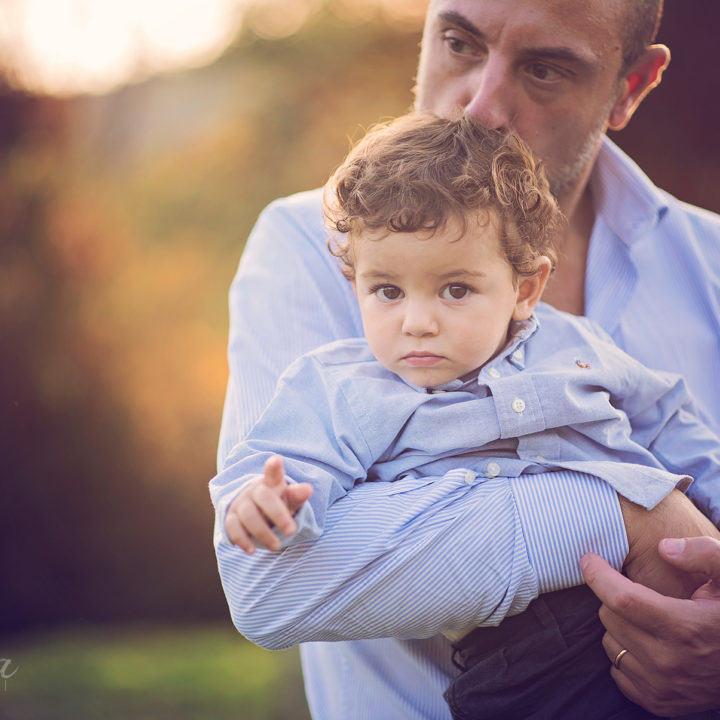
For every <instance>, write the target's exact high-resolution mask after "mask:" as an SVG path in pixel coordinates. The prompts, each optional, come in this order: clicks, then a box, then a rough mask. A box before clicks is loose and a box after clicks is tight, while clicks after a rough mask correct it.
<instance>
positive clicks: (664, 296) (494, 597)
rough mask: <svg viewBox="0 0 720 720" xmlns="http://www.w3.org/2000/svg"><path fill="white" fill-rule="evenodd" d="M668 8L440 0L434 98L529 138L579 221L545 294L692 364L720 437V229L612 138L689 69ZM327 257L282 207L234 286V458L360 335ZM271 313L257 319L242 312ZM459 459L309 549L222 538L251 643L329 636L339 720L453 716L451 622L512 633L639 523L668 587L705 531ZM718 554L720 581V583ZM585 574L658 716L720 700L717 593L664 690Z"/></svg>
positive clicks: (292, 208)
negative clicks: (673, 567) (526, 612)
mask: <svg viewBox="0 0 720 720" xmlns="http://www.w3.org/2000/svg"><path fill="white" fill-rule="evenodd" d="M646 5H647V3H644V2H642V0H634V1H633V2H627V1H625V2H621V1H620V0H616V1H614V2H610V1H608V0H593V1H592V2H585V3H577V2H575V1H574V0H543V2H539V1H537V0H433V1H432V2H431V4H430V8H429V10H428V16H427V22H426V27H425V33H424V36H423V45H422V52H421V58H420V66H419V71H418V79H417V106H418V108H420V109H424V110H431V111H434V112H436V113H439V114H442V115H449V116H452V115H455V114H460V113H463V112H466V113H468V114H470V115H472V116H474V117H477V118H478V119H480V120H481V122H483V123H484V124H487V125H489V126H491V127H495V128H499V129H512V130H516V131H517V132H518V133H519V134H520V135H521V136H522V137H523V138H524V139H525V140H526V141H527V142H528V143H529V144H530V146H531V148H532V149H533V150H535V152H536V153H538V154H539V155H540V156H541V157H542V159H543V160H544V161H545V163H546V166H547V168H548V171H549V175H550V179H551V181H552V183H553V187H554V190H555V192H556V194H557V196H558V199H559V201H560V203H561V206H562V208H563V210H564V212H565V214H566V215H567V217H568V220H569V224H568V232H567V233H566V234H565V236H564V238H562V242H561V247H560V250H561V258H562V259H561V262H560V264H559V268H558V272H557V275H556V277H555V278H554V279H553V282H552V284H551V286H550V287H549V288H548V291H547V292H546V295H545V299H546V300H547V301H548V302H549V303H550V304H554V305H555V306H556V307H559V308H561V309H565V310H569V311H571V312H576V313H584V314H587V315H589V316H590V317H591V318H593V319H595V320H596V321H598V322H599V323H600V324H601V325H603V326H604V327H605V329H606V330H607V331H608V332H609V333H610V334H611V335H612V336H613V337H614V339H615V340H616V342H618V344H620V345H621V346H622V347H623V348H624V349H625V350H627V351H628V352H630V354H633V355H635V356H636V357H638V359H640V360H641V361H643V362H645V363H646V364H648V365H651V366H653V367H656V368H660V369H665V370H673V371H676V372H680V373H681V374H683V375H684V376H685V377H686V380H687V382H688V384H689V385H690V387H691V389H692V390H693V392H694V394H695V395H696V398H698V399H699V403H698V410H699V412H700V414H701V415H702V416H703V418H704V419H705V420H706V421H707V422H708V423H709V424H711V425H714V427H715V428H716V429H718V428H720V375H719V374H718V373H717V372H714V371H713V363H716V359H717V357H718V356H719V354H720V333H718V327H719V326H720V320H719V318H718V315H717V310H714V309H713V308H716V307H717V285H715V286H713V282H715V283H717V279H715V280H713V279H712V278H713V277H714V278H717V277H720V260H719V259H718V257H717V247H718V238H720V222H719V221H718V219H717V218H716V217H715V216H711V215H709V214H703V213H701V212H699V211H695V210H691V209H688V208H685V207H681V206H680V205H679V204H678V203H676V202H675V201H674V200H672V199H671V198H668V197H666V196H663V195H662V194H661V193H659V192H658V191H657V190H656V189H655V188H653V187H652V186H651V185H650V183H649V182H648V180H647V178H645V177H644V176H643V175H642V173H640V171H639V170H638V168H636V167H635V166H634V165H633V164H632V163H631V162H630V161H629V160H628V159H627V158H625V157H624V156H623V155H622V154H621V153H620V152H619V151H618V150H617V149H616V148H615V147H614V146H613V145H612V144H611V143H609V142H607V141H606V140H605V139H604V131H605V129H606V128H607V127H612V128H620V127H622V126H623V125H624V124H625V123H626V122H627V121H628V120H629V119H630V117H631V115H632V113H633V111H634V109H635V107H637V104H638V103H639V102H640V101H641V100H642V98H643V96H644V95H645V94H646V93H647V92H648V91H649V90H650V89H651V88H652V87H653V86H654V85H656V84H657V83H658V82H659V80H660V74H661V72H662V70H663V69H664V67H665V66H666V65H667V62H668V59H669V54H668V51H667V49H666V48H664V47H662V46H650V45H649V43H650V42H651V38H652V37H653V31H654V27H655V20H656V11H657V7H656V8H654V9H653V8H652V7H650V8H649V9H648V8H647V7H646ZM650 5H652V3H650ZM324 245H325V231H324V230H323V228H322V218H321V210H320V194H319V192H315V193H309V194H303V195H299V196H295V197H293V198H289V199H287V200H285V201H279V202H278V203H275V204H273V205H272V206H270V208H268V209H267V210H266V211H265V212H264V213H263V215H262V216H261V218H260V220H259V221H258V224H257V226H256V228H255V230H254V232H253V234H252V236H251V238H250V240H249V242H248V246H247V248H246V251H245V254H244V257H243V261H242V263H241V268H240V271H239V273H238V276H237V278H236V280H235V283H234V285H233V289H232V291H231V311H232V323H231V338H230V350H229V354H230V366H231V378H230V384H229V388H228V397H227V402H226V407H225V415H224V421H223V432H222V436H221V443H220V448H219V462H220V466H221V467H222V466H223V465H224V464H225V462H226V461H228V460H229V459H230V458H231V453H232V448H233V446H234V445H235V443H236V442H237V441H238V439H239V438H240V437H242V436H243V434H244V433H245V432H246V431H247V429H248V428H249V427H250V426H251V425H252V424H253V422H254V421H255V419H257V417H258V416H259V414H260V413H261V412H262V409H263V408H264V406H265V405H266V404H267V402H268V400H269V398H270V397H271V394H272V391H273V388H274V384H275V381H276V379H277V377H278V376H279V374H280V373H281V372H282V371H283V370H284V369H285V367H287V365H288V364H289V363H290V362H291V361H292V360H294V359H295V358H296V357H297V356H298V355H300V354H301V353H303V352H305V351H307V350H310V349H313V348H314V347H316V346H318V345H320V344H323V343H325V342H328V341H331V340H334V339H337V338H340V337H351V336H358V335H360V334H361V326H360V320H359V313H358V310H357V307H356V304H355V303H354V301H353V298H352V295H351V293H350V292H349V291H348V289H347V285H346V283H345V281H344V278H343V277H342V275H341V274H340V272H339V270H338V268H337V267H336V266H335V265H334V264H333V263H332V262H331V258H330V257H329V256H328V253H327V252H326V251H325V247H324ZM713 251H714V257H713ZM258 298H262V308H263V309H262V311H260V312H258V310H257V309H256V308H257V307H258V303H257V300H258ZM250 301H254V305H253V308H254V309H253V314H252V315H251V314H250V313H248V314H243V312H242V308H243V306H247V305H248V303H249V302H250ZM678 348H680V350H679V351H678V350H677V349H678ZM686 348H693V352H687V351H686V350H685V349H686ZM440 431H441V430H440ZM458 470H459V472H457V473H454V474H453V473H450V474H449V475H448V476H446V478H444V479H443V482H441V483H429V484H428V483H425V484H423V483H422V482H421V481H415V480H400V481H398V482H396V483H392V484H390V486H389V487H381V486H380V485H376V486H373V485H372V484H367V485H364V486H362V487H361V488H357V489H355V490H353V491H351V492H350V493H349V495H348V497H347V498H344V499H343V500H341V501H339V502H338V503H336V504H335V506H333V508H332V509H331V512H330V513H329V514H328V518H327V524H326V532H325V534H324V536H323V537H322V538H321V539H320V540H319V541H317V542H316V543H315V544H313V546H312V548H308V549H307V551H306V552H299V553H297V552H296V553H283V554H281V555H269V554H263V553H257V554H256V555H255V556H253V557H251V558H248V557H247V556H245V555H244V553H242V551H240V550H239V549H238V548H235V547H231V546H229V545H227V544H226V543H223V542H222V541H221V539H220V537H219V536H218V535H216V543H217V553H218V562H219V566H220V572H221V576H222V579H223V584H224V587H225V591H226V595H227V597H228V601H229V604H230V608H231V612H232V614H233V619H234V621H235V623H236V625H237V626H238V628H239V629H240V630H241V632H243V633H244V634H246V635H247V636H248V637H249V638H250V639H252V640H254V641H255V642H258V643H259V644H263V645H266V646H268V647H286V646H289V645H292V644H296V643H299V642H302V643H308V644H304V645H303V646H302V648H301V652H302V657H303V664H304V671H305V677H306V689H307V692H308V697H309V701H310V706H311V710H312V712H313V715H314V716H315V717H316V718H339V717H342V718H352V717H373V718H384V717H388V718H395V717H410V718H444V717H447V713H448V711H447V708H446V707H445V705H444V702H443V699H442V690H443V689H444V687H445V686H446V685H447V683H448V682H449V678H450V677H451V676H452V674H453V672H454V669H453V667H452V664H451V662H450V653H449V646H448V644H447V642H445V641H444V640H443V639H442V638H440V637H438V636H437V633H438V632H439V631H440V630H441V629H442V628H443V627H446V626H448V624H449V623H448V620H449V619H451V620H452V623H451V624H457V625H458V626H461V625H463V624H464V625H467V626H471V625H484V624H485V625H490V624H496V623H498V622H500V621H501V620H502V618H503V617H505V616H506V615H507V614H515V613H517V612H520V611H522V610H523V609H524V608H525V607H526V606H527V604H528V603H529V602H530V601H531V600H532V599H533V598H534V597H535V596H536V595H537V594H538V593H539V592H546V591H549V590H554V589H557V588H559V587H567V586H570V585H573V584H577V583H578V582H581V577H580V574H579V568H578V565H577V563H578V559H579V558H580V556H582V555H583V554H584V553H585V552H586V551H588V550H595V551H597V552H598V553H599V554H601V555H602V556H603V557H605V558H606V559H608V560H611V564H612V565H613V566H614V567H615V568H619V567H620V565H622V561H623V558H624V556H625V552H626V550H627V546H626V539H625V535H624V532H623V517H624V519H625V524H626V525H627V531H628V538H627V540H628V542H629V547H630V555H629V556H628V561H627V563H626V569H627V571H628V573H629V574H630V576H631V577H632V576H633V573H635V574H636V579H641V580H643V581H644V582H645V583H646V584H652V582H651V581H652V578H648V577H646V576H643V575H641V574H640V572H639V568H640V567H641V566H645V565H647V563H646V562H645V560H646V557H647V553H651V552H653V550H654V547H655V546H656V545H657V541H658V540H659V539H660V538H662V537H663V535H664V534H665V532H667V533H668V534H673V535H676V536H678V537H682V536H691V535H693V534H697V533H696V532H695V530H694V527H693V518H692V515H691V514H690V513H689V512H687V507H686V506H685V504H684V503H683V500H684V498H682V497H678V496H677V495H676V494H672V495H670V496H668V498H667V499H666V500H665V501H663V503H661V506H659V507H658V508H656V509H655V510H654V511H653V512H652V513H646V512H645V511H644V510H641V509H638V508H636V507H635V506H631V505H630V504H628V503H625V502H623V501H618V498H617V496H616V495H615V494H614V493H613V492H611V491H609V489H608V487H607V486H605V485H603V484H602V483H600V482H598V481H596V480H595V479H594V478H592V477H588V476H582V475H575V474H573V475H572V477H568V476H567V474H563V475H562V476H559V475H558V474H550V473H549V474H547V475H543V476H534V478H533V483H532V485H529V484H527V483H524V478H522V477H520V478H504V477H491V478H488V479H486V480H485V481H484V482H479V483H473V484H471V485H467V484H465V481H464V479H463V478H465V477H466V475H465V473H464V472H462V470H461V469H460V468H459V469H458ZM388 494H391V495H392V506H391V509H390V510H388ZM619 502H621V503H622V505H620V504H619ZM621 508H622V512H621ZM218 513H219V516H221V515H222V513H223V508H218ZM670 523H672V525H671V524H670ZM220 524H221V523H220ZM666 527H667V528H671V530H667V531H666V529H665V528H666ZM497 528H502V531H498V530H497ZM577 537H584V538H585V540H584V541H582V542H579V543H578V542H576V538H577ZM693 547H694V546H693ZM713 547H714V546H713ZM715 552H720V551H717V550H714V549H711V550H710V551H709V553H710V554H709V556H708V557H713V556H714V555H713V553H715ZM668 557H669V556H668ZM471 559H475V560H476V562H475V563H471V562H469V561H470V560H471ZM705 562H706V563H709V562H710V561H709V560H707V561H705ZM716 565H717V563H716ZM716 565H714V566H713V567H712V568H710V567H709V565H707V569H706V570H705V572H706V574H707V575H709V576H713V577H716V578H717V579H720V578H718V577H717V576H718V574H720V573H717V567H716ZM685 566H686V567H689V568H690V569H693V568H695V567H696V566H697V563H695V565H693V562H691V561H688V562H687V563H686V565H685ZM585 571H586V573H588V579H589V580H590V581H591V586H592V587H594V588H597V590H598V593H600V595H601V597H602V598H603V599H606V600H607V602H608V608H609V609H608V610H607V611H603V615H602V617H603V619H605V620H606V621H607V627H608V630H609V633H608V636H606V651H607V652H608V655H609V657H610V659H611V660H615V664H616V669H615V670H613V673H614V676H615V677H616V679H617V681H618V684H619V686H620V688H621V689H622V690H623V691H624V692H626V693H627V694H628V695H629V696H630V697H631V699H633V700H636V701H638V702H641V703H642V702H646V701H648V702H649V703H650V705H649V708H650V709H651V710H653V711H655V712H673V713H677V712H688V711H690V710H693V709H702V708H707V707H718V706H720V697H718V691H717V688H718V687H720V665H719V664H718V663H713V664H712V665H714V667H713V668H712V669H711V670H710V671H707V670H705V671H704V672H709V673H710V674H709V675H705V676H704V680H705V682H704V683H701V682H697V683H695V684H693V683H692V682H691V681H692V680H693V679H694V678H695V677H696V676H697V672H696V671H695V670H696V667H697V663H695V662H694V659H695V658H698V657H702V655H703V653H705V652H714V653H715V655H714V657H715V658H717V653H718V650H717V648H718V646H720V640H719V639H718V633H717V630H716V628H717V627H718V626H720V600H719V599H718V598H717V597H716V596H712V593H711V591H710V590H708V589H706V590H705V591H703V592H704V598H702V599H698V600H696V601H686V602H688V603H692V605H691V606H688V605H683V606H682V607H683V609H682V610H681V611H680V612H679V613H678V611H677V609H675V610H673V609H672V608H670V609H669V610H667V608H664V609H665V610H667V612H669V613H670V615H669V617H671V618H673V621H674V622H677V623H678V627H683V626H682V624H681V622H680V621H681V620H682V619H683V617H685V616H686V615H687V612H688V610H689V609H693V610H695V609H697V608H698V607H700V603H701V602H702V608H703V613H704V615H703V616H702V617H699V614H698V613H694V614H693V618H698V619H697V622H696V625H695V630H696V631H697V632H696V633H695V634H694V635H693V636H692V637H693V638H695V644H694V647H693V648H692V649H690V650H688V651H684V652H685V653H686V654H683V655H681V657H682V658H683V659H688V663H687V668H688V673H683V669H682V668H679V669H678V673H677V674H676V676H675V677H674V678H672V682H671V683H670V684H667V685H665V686H663V684H662V683H666V682H667V680H668V678H667V672H663V671H662V669H659V668H657V667H654V662H655V658H657V657H666V656H667V653H666V654H665V655H663V654H662V653H658V652H652V651H650V650H648V642H646V641H647V639H648V637H653V636H657V635H660V636H662V635H663V633H664V630H663V628H662V627H654V626H652V625H651V626H650V627H647V628H640V629H635V630H634V631H628V630H629V628H630V627H631V625H632V621H633V614H632V613H630V617H628V616H627V613H625V610H627V609H632V608H634V607H635V605H636V602H637V601H635V600H633V599H632V598H634V597H635V596H634V595H632V594H631V593H635V592H637V591H638V590H637V588H635V586H630V589H627V586H621V587H620V589H619V590H618V589H617V582H618V580H617V578H616V576H614V575H609V573H610V572H611V571H610V570H609V569H608V568H607V567H606V566H604V565H601V564H600V560H599V559H596V558H589V564H588V565H586V568H585ZM619 579H620V581H626V582H628V583H629V582H630V581H627V579H626V578H622V577H620V578H619ZM647 592H651V591H649V590H648V591H647ZM658 597H659V596H658ZM642 599H643V601H644V602H651V599H649V596H647V595H643V596H642ZM652 600H653V601H655V598H652ZM660 600H661V601H662V600H663V599H662V598H660ZM673 613H675V614H673ZM623 615H625V617H623ZM648 617H649V615H648V614H647V613H646V614H644V615H643V619H645V620H647V618H648ZM611 620H612V622H611ZM371 638H404V639H371ZM422 638H427V639H422ZM698 638H700V639H698ZM310 641H320V642H310ZM322 641H340V642H322ZM655 642H657V641H655ZM685 644H686V645H687V644H688V643H687V642H686V643H685ZM625 649H627V650H628V652H627V653H624V654H622V655H621V654H620V651H621V650H625ZM669 656H670V657H674V656H675V654H674V651H672V652H670V653H669ZM616 658H617V659H616ZM690 660H693V662H690ZM641 665H642V667H641ZM668 667H670V664H669V663H666V665H665V666H664V668H663V669H665V670H666V669H667V668H668ZM626 673H627V674H626ZM693 673H695V674H694V675H693ZM713 673H714V674H713ZM685 675H687V677H686V676H685ZM688 678H689V679H688ZM662 687H666V688H672V694H673V702H672V703H669V702H666V703H665V704H664V705H663V696H662V693H661V692H660V690H659V688H662ZM667 696H668V695H667V693H666V695H665V699H667ZM646 699H647V700H646Z"/></svg>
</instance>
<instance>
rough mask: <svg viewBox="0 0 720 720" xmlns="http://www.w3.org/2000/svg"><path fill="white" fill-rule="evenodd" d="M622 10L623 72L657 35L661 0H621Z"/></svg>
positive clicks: (660, 14)
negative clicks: (623, 6) (623, 5)
mask: <svg viewBox="0 0 720 720" xmlns="http://www.w3.org/2000/svg"><path fill="white" fill-rule="evenodd" d="M623 1H624V2H625V3H626V5H627V7H626V8H625V9H624V10H623V11H622V18H621V22H622V29H621V34H622V38H623V48H622V53H623V65H622V71H621V72H623V73H624V72H625V71H626V70H627V69H628V68H629V67H630V66H631V65H632V64H633V63H634V62H635V61H636V60H637V59H638V58H639V57H640V56H641V55H642V54H643V53H644V52H645V48H647V46H648V45H650V44H651V43H652V42H653V41H654V40H655V37H656V36H657V32H658V28H659V27H660V19H661V18H662V11H663V0H623Z"/></svg>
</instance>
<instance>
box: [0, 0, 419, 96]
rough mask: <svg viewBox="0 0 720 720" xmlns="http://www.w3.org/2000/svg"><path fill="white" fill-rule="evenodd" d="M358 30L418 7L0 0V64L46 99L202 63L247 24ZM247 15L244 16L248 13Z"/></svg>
mask: <svg viewBox="0 0 720 720" xmlns="http://www.w3.org/2000/svg"><path fill="white" fill-rule="evenodd" d="M323 5H329V6H330V8H331V9H332V10H333V11H335V12H336V13H337V15H339V16H340V17H343V18H345V19H347V20H348V21H350V22H358V21H360V22H362V21H363V20H366V19H369V18H370V17H372V16H373V15H374V14H375V13H378V12H381V13H382V14H383V16H385V18H386V19H387V20H388V21H390V22H391V23H394V24H398V25H402V24H415V25H417V23H418V22H419V21H420V18H421V17H422V14H423V12H424V8H425V5H426V3H425V2H422V1H420V2H418V0H331V1H329V2H328V1H327V0H2V2H0V65H2V66H5V67H6V68H7V69H8V70H9V72H10V75H11V77H13V78H14V80H15V82H16V84H19V85H20V86H22V87H25V88H27V89H30V90H33V91H38V92H48V93H52V94H73V93H84V92H91V93H97V92H105V91H108V90H111V89H112V88H113V87H115V86H117V85H120V84H123V83H126V82H131V81H134V80H141V79H143V78H145V77H147V76H148V75H151V74H153V73H155V72H159V71H167V70H174V69H179V68H183V67H188V66H193V65H202V64H205V63H207V62H210V61H211V60H213V59H214V58H216V57H217V56H218V55H219V54H220V53H222V52H223V50H224V49H225V48H226V47H227V46H228V44H229V43H230V42H232V40H233V38H234V37H235V36H236V35H237V33H238V31H239V30H240V27H241V25H242V23H243V22H245V21H246V20H247V22H248V23H249V24H250V26H251V28H252V29H253V31H255V32H256V34H258V35H261V36H264V37H284V36H287V35H290V34H292V33H294V32H296V31H297V30H298V29H299V28H300V27H301V26H302V24H303V23H304V22H305V20H307V18H308V17H310V16H311V15H312V14H313V13H314V12H315V11H317V10H318V9H319V8H320V7H321V6H323ZM249 11H251V12H249Z"/></svg>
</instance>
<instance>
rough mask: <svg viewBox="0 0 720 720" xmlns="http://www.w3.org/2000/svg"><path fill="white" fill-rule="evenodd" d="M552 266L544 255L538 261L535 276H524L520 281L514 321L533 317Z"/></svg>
mask: <svg viewBox="0 0 720 720" xmlns="http://www.w3.org/2000/svg"><path fill="white" fill-rule="evenodd" d="M551 269H552V264H551V262H550V260H549V259H548V258H546V257H545V256H544V255H543V256H542V257H540V258H538V260H537V270H536V271H535V273H534V274H533V275H528V276H522V277H520V279H519V280H518V295H517V302H516V303H515V310H514V312H513V320H527V319H528V318H529V317H530V315H532V312H533V310H534V309H535V306H536V305H537V304H538V302H539V301H540V296H541V295H542V293H543V290H544V289H545V284H546V283H547V281H548V278H549V277H550V270H551Z"/></svg>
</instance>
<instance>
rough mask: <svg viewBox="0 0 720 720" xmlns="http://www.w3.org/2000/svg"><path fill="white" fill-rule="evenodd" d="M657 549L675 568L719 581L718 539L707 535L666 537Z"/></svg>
mask: <svg viewBox="0 0 720 720" xmlns="http://www.w3.org/2000/svg"><path fill="white" fill-rule="evenodd" d="M658 550H659V552H660V555H661V557H662V558H663V559H664V560H667V562H669V563H670V564H671V565H674V566H675V567H676V568H679V569H680V570H685V571H686V572H693V573H702V574H703V575H705V576H706V577H708V578H711V579H712V580H714V581H715V582H720V541H718V540H715V539H714V538H709V537H694V538H666V539H665V540H661V541H660V543H659V545H658Z"/></svg>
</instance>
